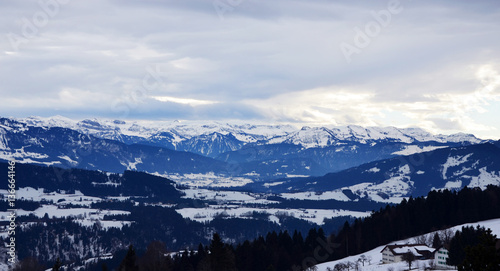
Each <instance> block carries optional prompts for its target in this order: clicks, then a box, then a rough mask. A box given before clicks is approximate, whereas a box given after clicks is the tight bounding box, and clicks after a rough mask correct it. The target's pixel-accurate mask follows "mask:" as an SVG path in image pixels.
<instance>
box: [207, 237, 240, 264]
mask: <svg viewBox="0 0 500 271" xmlns="http://www.w3.org/2000/svg"><path fill="white" fill-rule="evenodd" d="M209 249H210V256H209V257H210V265H211V267H212V270H214V271H233V270H236V261H235V256H234V253H233V252H232V248H231V247H230V246H226V245H225V244H224V243H223V242H222V239H221V238H220V235H219V234H217V233H214V235H213V238H212V241H211V242H210V248H209Z"/></svg>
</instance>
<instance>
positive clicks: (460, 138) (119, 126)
mask: <svg viewBox="0 0 500 271" xmlns="http://www.w3.org/2000/svg"><path fill="white" fill-rule="evenodd" d="M15 120H16V121H18V122H20V123H25V124H27V125H29V126H38V127H64V128H70V129H73V130H77V131H79V132H82V133H84V134H90V135H93V136H96V137H99V138H104V139H112V140H117V141H121V142H124V143H127V144H129V143H148V144H155V145H158V146H161V147H168V148H173V149H176V150H186V151H191V152H195V153H199V154H203V155H211V156H215V155H217V154H221V153H224V152H226V151H227V150H238V149H240V148H241V146H242V145H245V144H249V143H257V144H259V145H269V144H280V143H288V144H294V145H300V146H302V147H304V148H318V147H328V146H338V145H345V144H346V142H351V143H360V144H370V145H374V144H377V143H379V142H398V143H407V144H411V143H415V142H437V143H463V144H477V143H481V142H483V140H481V139H478V138H476V137H475V136H474V135H470V134H453V135H433V134H431V133H429V132H426V131H424V130H422V129H419V128H407V129H398V128H395V127H383V128H382V127H368V128H363V127H360V126H345V127H302V128H301V129H299V128H296V127H294V126H292V125H252V124H239V123H224V122H215V121H208V122H202V121H122V120H106V119H93V120H89V119H86V120H81V121H76V120H71V119H68V118H64V117H61V116H56V117H52V118H41V117H30V118H25V119H15ZM223 141H228V143H225V142H223ZM200 143H202V144H200ZM210 144H213V145H214V146H225V147H221V148H216V147H212V146H210Z"/></svg>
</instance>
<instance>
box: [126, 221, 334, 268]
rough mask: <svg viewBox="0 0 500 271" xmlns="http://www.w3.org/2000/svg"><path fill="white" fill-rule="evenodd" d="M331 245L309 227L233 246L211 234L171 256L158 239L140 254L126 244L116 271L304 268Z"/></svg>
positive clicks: (331, 246)
mask: <svg viewBox="0 0 500 271" xmlns="http://www.w3.org/2000/svg"><path fill="white" fill-rule="evenodd" d="M333 247H334V246H333V245H332V244H328V241H327V238H326V236H325V233H324V231H323V230H322V229H321V228H320V229H311V230H310V231H309V233H308V234H307V236H306V238H303V237H302V234H301V233H300V232H297V231H295V232H294V233H293V235H290V234H289V233H288V232H287V231H280V232H279V233H277V232H275V231H273V232H270V233H268V234H267V236H266V237H262V236H261V237H259V238H257V239H255V240H253V241H248V240H247V241H245V242H243V243H240V244H238V245H237V246H232V245H230V244H227V243H225V242H223V241H222V238H221V236H220V235H219V234H217V233H215V234H213V237H212V240H211V241H210V244H209V245H208V246H203V245H202V244H200V245H199V246H198V249H197V251H187V250H186V251H184V252H183V253H180V254H178V255H177V256H174V257H170V256H169V254H167V253H166V250H165V246H164V244H162V243H161V242H158V241H155V242H153V243H151V244H150V245H149V246H148V249H147V251H146V252H145V253H144V255H143V256H141V257H137V256H136V253H135V250H134V249H133V247H132V246H130V247H129V250H128V252H127V255H126V256H125V257H124V258H123V259H122V261H121V264H120V266H119V267H118V270H119V271H122V270H141V271H142V270H166V271H170V270H182V271H251V270H269V271H271V270H275V271H279V270H283V271H285V270H305V269H307V268H309V267H311V266H313V265H315V264H317V263H319V262H320V261H321V260H325V259H326V258H327V257H328V255H329V253H332V252H333ZM157 255H162V256H157ZM161 268H163V269H161Z"/></svg>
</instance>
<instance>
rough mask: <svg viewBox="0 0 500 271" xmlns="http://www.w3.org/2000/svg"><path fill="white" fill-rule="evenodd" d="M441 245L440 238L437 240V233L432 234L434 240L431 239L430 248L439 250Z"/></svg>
mask: <svg viewBox="0 0 500 271" xmlns="http://www.w3.org/2000/svg"><path fill="white" fill-rule="evenodd" d="M442 245H443V243H442V242H441V238H439V234H438V233H437V232H436V233H434V238H432V247H433V248H439V247H440V246H442Z"/></svg>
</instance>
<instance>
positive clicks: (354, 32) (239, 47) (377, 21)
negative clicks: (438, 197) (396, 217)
mask: <svg viewBox="0 0 500 271" xmlns="http://www.w3.org/2000/svg"><path fill="white" fill-rule="evenodd" d="M0 15H1V16H0V34H1V36H0V97H1V98H0V99H1V104H0V116H5V117H7V116H14V117H28V116H32V115H37V116H45V117H48V116H53V115H62V116H66V117H70V118H76V119H83V118H94V117H97V118H99V117H101V118H120V119H153V120H154V119H162V120H163V119H166V120H169V119H183V120H189V119H196V120H242V121H244V122H262V123H273V124H275V123H295V124H297V125H311V126H313V125H349V124H356V125H363V126H396V127H410V126H411V127H421V128H424V129H427V130H429V131H431V132H434V133H444V134H450V133H455V132H466V133H473V134H475V135H477V136H479V137H482V138H500V2H499V1H497V0H494V1H493V0H492V1H451V0H450V1H416V0H413V1H411V0H400V1H385V0H384V1H332V0H330V1H320V0H307V1H293V0H292V1H291V0H286V1H285V0H266V1H257V0H216V1H201V0H200V1H188V0H176V1H167V0H140V1H139V0H134V1H132V0H85V1H79V0H41V1H38V0H33V1H31V0H30V1H28V0H4V1H1V2H0Z"/></svg>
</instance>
